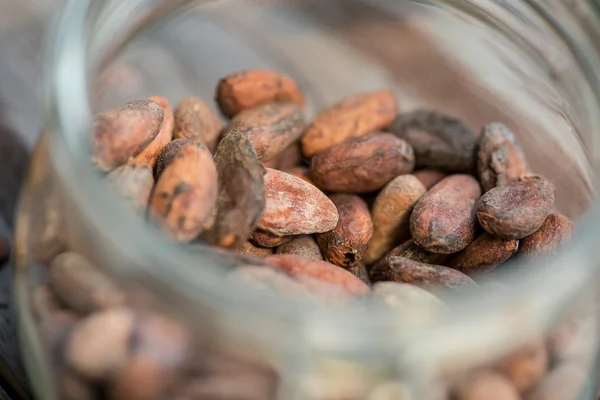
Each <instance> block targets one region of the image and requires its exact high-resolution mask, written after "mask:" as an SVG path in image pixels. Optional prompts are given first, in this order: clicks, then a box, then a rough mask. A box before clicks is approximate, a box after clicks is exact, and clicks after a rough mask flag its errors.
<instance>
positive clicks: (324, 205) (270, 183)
mask: <svg viewBox="0 0 600 400" xmlns="http://www.w3.org/2000/svg"><path fill="white" fill-rule="evenodd" d="M264 180H265V199H266V204H265V209H264V211H263V213H262V216H261V219H260V221H259V222H258V228H259V229H261V230H264V231H267V232H270V233H272V234H274V235H277V236H288V235H302V234H312V233H320V232H327V231H330V230H332V229H333V228H335V226H336V224H337V222H338V219H339V216H338V212H337V209H336V208H335V205H334V204H333V202H332V201H331V200H329V198H327V196H325V195H324V194H323V193H322V192H321V191H320V190H319V189H317V188H316V187H314V186H313V185H311V184H309V183H307V182H305V181H303V180H302V179H300V178H296V177H295V176H292V175H290V174H286V173H285V172H281V171H277V170H274V169H267V173H266V174H265V176H264Z"/></svg>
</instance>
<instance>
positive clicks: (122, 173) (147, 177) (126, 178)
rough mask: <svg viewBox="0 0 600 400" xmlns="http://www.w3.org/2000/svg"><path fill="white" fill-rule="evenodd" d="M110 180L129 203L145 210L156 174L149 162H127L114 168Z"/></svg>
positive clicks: (140, 209)
mask: <svg viewBox="0 0 600 400" xmlns="http://www.w3.org/2000/svg"><path fill="white" fill-rule="evenodd" d="M107 179H108V181H109V182H110V184H111V185H112V187H113V188H115V190H116V191H117V193H119V194H120V195H121V196H122V197H123V198H124V199H125V200H126V201H127V203H128V204H130V205H131V206H133V208H134V210H136V211H138V212H141V213H143V212H145V211H146V208H147V207H148V201H149V200H150V193H151V192H152V187H153V186H154V174H153V172H152V168H151V167H150V165H148V164H136V163H127V164H123V165H121V166H120V167H117V168H115V169H114V170H112V171H111V172H110V173H109V174H108V176H107Z"/></svg>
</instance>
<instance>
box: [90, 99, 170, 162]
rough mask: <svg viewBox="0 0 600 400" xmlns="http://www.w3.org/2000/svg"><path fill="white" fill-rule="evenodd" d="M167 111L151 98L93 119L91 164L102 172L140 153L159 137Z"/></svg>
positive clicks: (108, 111)
mask: <svg viewBox="0 0 600 400" xmlns="http://www.w3.org/2000/svg"><path fill="white" fill-rule="evenodd" d="M163 119H164V111H163V109H162V108H161V107H160V106H159V105H158V104H156V103H155V102H154V101H152V100H139V101H134V102H131V103H127V104H125V105H123V106H121V107H118V108H112V109H109V110H106V111H103V112H102V113H100V114H98V115H97V116H96V118H95V119H94V129H93V132H92V136H91V143H90V146H91V153H92V163H93V164H94V165H95V166H96V167H98V168H99V169H101V170H103V171H110V170H111V169H113V168H116V167H118V166H119V165H121V164H123V163H125V162H127V160H128V159H129V158H130V157H135V156H137V155H138V154H140V153H141V152H142V151H143V150H144V149H145V148H146V147H148V145H149V144H150V143H151V142H152V141H153V140H154V138H156V136H157V135H158V133H159V132H160V129H161V127H162V124H163Z"/></svg>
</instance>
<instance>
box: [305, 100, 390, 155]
mask: <svg viewBox="0 0 600 400" xmlns="http://www.w3.org/2000/svg"><path fill="white" fill-rule="evenodd" d="M397 109H398V103H397V102H396V96H395V95H394V93H392V92H390V91H388V90H381V91H376V92H369V93H360V94H357V95H354V96H350V97H347V98H345V99H343V100H342V101H340V102H339V103H336V104H334V105H333V106H331V107H329V108H326V109H325V110H323V111H322V112H321V113H320V114H318V115H317V117H316V118H315V119H314V121H313V122H312V124H310V126H309V127H308V128H307V129H306V133H305V134H304V136H303V137H302V152H303V153H304V155H305V156H306V157H312V156H313V155H314V154H316V153H318V152H320V151H321V150H324V149H326V148H328V147H331V146H333V145H336V144H338V143H342V142H345V141H346V140H348V139H352V138H356V137H359V136H364V135H366V134H368V133H371V132H374V131H378V130H381V129H383V128H385V127H387V126H388V125H389V124H391V123H392V121H393V120H394V118H395V117H396V114H397Z"/></svg>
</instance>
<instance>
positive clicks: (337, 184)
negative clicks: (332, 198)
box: [310, 133, 415, 193]
mask: <svg viewBox="0 0 600 400" xmlns="http://www.w3.org/2000/svg"><path fill="white" fill-rule="evenodd" d="M414 160H415V159H414V154H413V150H412V147H411V146H410V145H409V144H408V143H406V142H405V141H403V140H401V139H398V138H397V137H395V136H394V135H391V134H387V133H374V134H371V135H367V136H363V137H359V138H354V139H350V140H348V141H346V142H343V143H339V144H337V145H334V146H331V147H328V148H327V149H325V150H323V151H321V152H319V153H317V154H315V156H314V157H313V159H312V163H311V166H310V176H311V178H312V180H313V181H314V182H315V183H316V184H317V186H318V187H320V188H323V189H325V190H328V191H331V192H353V193H368V192H373V191H376V190H379V189H381V188H382V187H383V186H385V185H386V184H387V183H388V182H389V181H391V180H392V179H394V178H395V177H397V176H398V175H402V174H407V173H409V172H411V171H412V169H413V167H414V163H415V161H414Z"/></svg>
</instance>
